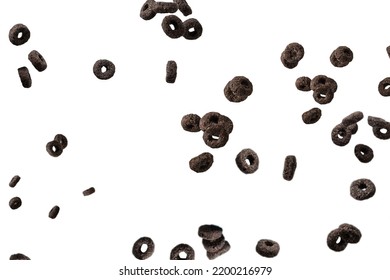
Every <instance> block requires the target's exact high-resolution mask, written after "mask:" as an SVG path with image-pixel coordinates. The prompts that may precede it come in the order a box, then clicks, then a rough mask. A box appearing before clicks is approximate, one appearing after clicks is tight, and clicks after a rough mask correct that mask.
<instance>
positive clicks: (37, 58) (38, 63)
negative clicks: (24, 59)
mask: <svg viewBox="0 0 390 280" xmlns="http://www.w3.org/2000/svg"><path fill="white" fill-rule="evenodd" d="M28 60H30V61H31V63H32V65H33V66H34V67H35V69H37V70H38V71H39V72H42V71H44V70H45V69H46V68H47V63H46V60H45V59H44V58H43V56H42V55H41V54H40V53H39V52H38V51H35V50H33V51H31V52H30V53H29V54H28Z"/></svg>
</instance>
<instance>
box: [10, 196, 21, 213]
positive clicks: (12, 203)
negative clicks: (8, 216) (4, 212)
mask: <svg viewBox="0 0 390 280" xmlns="http://www.w3.org/2000/svg"><path fill="white" fill-rule="evenodd" d="M20 206H22V200H21V199H20V197H17V196H15V197H13V198H11V200H10V201H9V207H11V209H12V210H15V209H18V208H19V207H20Z"/></svg>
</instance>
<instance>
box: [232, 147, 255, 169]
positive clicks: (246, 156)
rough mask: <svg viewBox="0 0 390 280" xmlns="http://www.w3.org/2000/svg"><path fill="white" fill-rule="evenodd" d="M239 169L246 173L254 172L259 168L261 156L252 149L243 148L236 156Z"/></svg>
mask: <svg viewBox="0 0 390 280" xmlns="http://www.w3.org/2000/svg"><path fill="white" fill-rule="evenodd" d="M236 164H237V167H238V169H240V170H241V172H243V173H245V174H252V173H254V172H256V170H257V169H258V168H259V157H258V156H257V154H256V152H255V151H253V150H251V149H243V150H242V151H241V152H239V153H238V154H237V156H236Z"/></svg>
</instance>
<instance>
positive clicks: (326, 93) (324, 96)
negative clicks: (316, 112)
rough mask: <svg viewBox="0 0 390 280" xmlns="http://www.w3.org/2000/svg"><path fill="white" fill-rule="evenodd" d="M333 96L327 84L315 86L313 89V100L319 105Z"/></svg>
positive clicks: (325, 102) (329, 100)
mask: <svg viewBox="0 0 390 280" xmlns="http://www.w3.org/2000/svg"><path fill="white" fill-rule="evenodd" d="M333 97H334V93H333V92H332V91H331V89H330V88H329V87H327V86H321V87H317V88H316V89H315V90H314V91H313V98H314V100H315V101H316V102H317V103H318V104H321V105H325V104H329V103H330V102H332V100H333Z"/></svg>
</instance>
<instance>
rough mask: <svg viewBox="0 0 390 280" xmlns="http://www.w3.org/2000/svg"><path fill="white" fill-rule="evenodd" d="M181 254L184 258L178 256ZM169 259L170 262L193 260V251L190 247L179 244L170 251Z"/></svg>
mask: <svg viewBox="0 0 390 280" xmlns="http://www.w3.org/2000/svg"><path fill="white" fill-rule="evenodd" d="M181 253H184V254H185V257H183V258H182V257H181V256H180V254H181ZM170 259H171V260H194V259H195V251H194V249H193V248H192V247H191V246H190V245H188V244H184V243H181V244H179V245H177V246H175V247H174V248H173V249H172V251H171V255H170Z"/></svg>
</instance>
